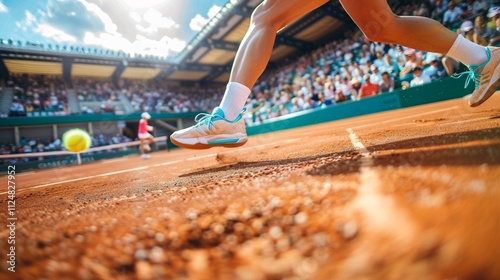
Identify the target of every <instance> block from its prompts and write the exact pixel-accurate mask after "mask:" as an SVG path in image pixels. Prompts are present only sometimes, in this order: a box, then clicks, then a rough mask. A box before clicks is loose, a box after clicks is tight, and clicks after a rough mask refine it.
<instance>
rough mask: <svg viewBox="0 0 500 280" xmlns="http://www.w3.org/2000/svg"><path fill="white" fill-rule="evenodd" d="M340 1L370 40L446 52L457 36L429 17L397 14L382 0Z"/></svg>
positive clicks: (428, 50)
mask: <svg viewBox="0 0 500 280" xmlns="http://www.w3.org/2000/svg"><path fill="white" fill-rule="evenodd" d="M340 3H341V4H342V6H343V7H344V9H345V10H346V11H347V13H348V14H349V16H350V17H351V18H352V19H353V20H354V22H355V23H356V25H357V26H358V27H359V28H360V29H361V30H362V31H363V33H364V34H365V35H366V36H367V37H368V39H369V40H371V41H376V42H384V43H393V44H398V45H403V46H406V47H410V48H414V49H417V50H422V51H427V52H436V53H441V54H446V53H447V52H448V51H449V50H450V48H451V46H452V45H453V43H454V42H455V40H456V38H457V36H458V34H456V33H454V32H452V31H450V30H448V29H447V28H446V27H444V26H443V25H442V24H441V23H439V22H437V21H435V20H433V19H430V18H426V17H416V16H397V15H395V14H394V13H393V12H392V10H391V8H390V7H389V5H388V4H387V1H385V0H359V1H355V0H340ZM360 7H363V8H362V9H360Z"/></svg>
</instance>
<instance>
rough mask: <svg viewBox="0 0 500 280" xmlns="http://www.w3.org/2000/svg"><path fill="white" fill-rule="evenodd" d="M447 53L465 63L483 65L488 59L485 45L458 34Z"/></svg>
mask: <svg viewBox="0 0 500 280" xmlns="http://www.w3.org/2000/svg"><path fill="white" fill-rule="evenodd" d="M447 55H448V56H450V57H452V58H454V59H456V60H459V61H461V62H462V63H463V64H465V65H481V64H483V63H484V62H485V61H486V59H488V56H487V55H486V50H485V49H484V47H483V46H480V45H478V44H475V43H474V42H471V41H470V40H467V39H466V38H465V37H463V36H462V35H458V37H457V39H456V40H455V43H453V46H451V48H450V50H449V51H448V53H447Z"/></svg>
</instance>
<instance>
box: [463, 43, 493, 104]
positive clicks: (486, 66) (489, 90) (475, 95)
mask: <svg viewBox="0 0 500 280" xmlns="http://www.w3.org/2000/svg"><path fill="white" fill-rule="evenodd" d="M485 49H486V55H487V56H488V59H487V60H486V61H485V62H484V63H483V64H481V65H470V66H468V67H469V71H465V72H463V73H460V74H458V75H456V76H455V77H457V78H458V77H461V76H462V75H468V77H467V80H466V81H465V87H467V86H468V85H469V82H471V81H474V83H475V85H474V92H472V95H471V96H470V98H469V105H470V106H471V107H477V106H479V105H481V104H483V102H484V101H486V100H487V99H488V98H490V97H491V96H492V95H493V93H495V91H497V89H498V87H499V86H500V48H497V47H486V48H485Z"/></svg>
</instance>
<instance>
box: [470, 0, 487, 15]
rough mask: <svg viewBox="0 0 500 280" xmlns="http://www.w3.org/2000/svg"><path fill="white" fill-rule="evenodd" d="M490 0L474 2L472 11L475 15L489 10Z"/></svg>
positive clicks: (476, 0)
mask: <svg viewBox="0 0 500 280" xmlns="http://www.w3.org/2000/svg"><path fill="white" fill-rule="evenodd" d="M488 2H489V1H486V0H475V1H474V3H473V4H472V13H473V14H475V15H479V14H484V13H486V12H487V11H488V7H489V3H488Z"/></svg>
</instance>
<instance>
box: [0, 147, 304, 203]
mask: <svg viewBox="0 0 500 280" xmlns="http://www.w3.org/2000/svg"><path fill="white" fill-rule="evenodd" d="M297 140H300V139H298V138H297V139H289V140H287V141H286V142H292V141H297ZM270 145H275V143H268V144H262V145H258V146H252V147H247V148H240V149H231V150H228V151H225V152H237V151H241V150H250V149H258V148H262V147H265V146H270ZM217 154H219V153H212V154H208V155H203V156H193V157H190V158H187V159H181V160H175V161H167V162H162V163H157V164H153V165H149V166H141V167H136V168H130V169H123V170H119V171H114V172H108V173H103V174H97V175H93V176H87V177H81V178H76V179H70V180H65V181H59V182H53V183H48V184H43V185H38V186H33V187H28V188H25V189H19V190H18V191H17V192H18V193H19V192H21V191H26V190H33V189H39V188H45V187H50V186H54V185H59V184H65V183H72V182H78V181H83V180H88V179H93V178H98V177H105V176H110V175H116V174H121V173H127V172H133V171H138V170H143V169H147V168H149V167H158V166H166V165H172V164H176V163H180V162H183V161H192V160H197V159H204V158H210V157H214V158H215V157H216V156H217ZM121 160H125V159H123V158H119V159H115V160H108V162H117V161H121ZM2 194H7V192H2V193H0V195H2Z"/></svg>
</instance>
